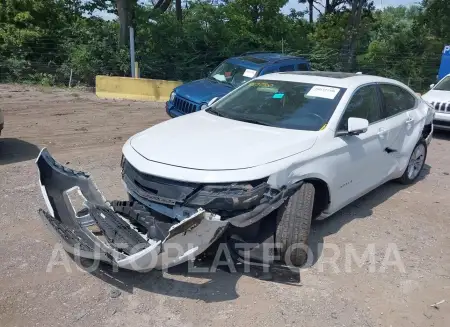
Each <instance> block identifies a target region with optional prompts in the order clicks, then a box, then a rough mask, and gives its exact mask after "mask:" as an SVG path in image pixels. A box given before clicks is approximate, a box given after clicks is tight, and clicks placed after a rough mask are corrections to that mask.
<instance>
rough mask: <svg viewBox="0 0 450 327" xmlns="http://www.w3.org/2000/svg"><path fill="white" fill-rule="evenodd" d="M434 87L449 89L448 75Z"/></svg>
mask: <svg viewBox="0 0 450 327" xmlns="http://www.w3.org/2000/svg"><path fill="white" fill-rule="evenodd" d="M434 89H435V90H438V91H450V76H447V77H445V78H444V79H443V80H442V81H441V82H440V83H438V84H437V85H436V87H435V88H434Z"/></svg>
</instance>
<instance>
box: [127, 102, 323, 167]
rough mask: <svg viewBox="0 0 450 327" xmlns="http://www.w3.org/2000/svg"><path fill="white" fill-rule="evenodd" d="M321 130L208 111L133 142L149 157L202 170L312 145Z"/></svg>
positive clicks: (255, 162) (269, 158)
mask: <svg viewBox="0 0 450 327" xmlns="http://www.w3.org/2000/svg"><path fill="white" fill-rule="evenodd" d="M317 133H318V132H310V131H298V130H292V129H283V128H275V127H268V126H261V125H256V124H251V123H244V122H240V121H236V120H231V119H227V118H222V117H217V116H214V115H212V114H209V113H207V112H205V111H199V112H196V113H192V114H189V115H185V116H181V117H178V118H174V119H171V120H168V121H165V122H163V123H160V124H158V125H155V126H153V127H150V128H149V129H147V130H145V131H143V132H141V133H138V134H136V135H135V136H133V137H132V138H131V139H130V144H131V146H132V147H133V148H134V150H135V151H136V152H138V153H139V154H140V155H141V156H143V157H144V158H146V159H147V160H151V161H155V162H159V163H163V164H168V165H172V166H178V167H184V168H190V169H199V170H232V169H244V168H250V167H255V166H259V165H263V164H266V163H269V162H273V161H276V160H280V159H283V158H286V157H289V156H292V155H294V154H297V153H300V152H303V151H305V150H308V149H309V148H311V147H312V146H313V145H314V143H315V141H316V139H317Z"/></svg>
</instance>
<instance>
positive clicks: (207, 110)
mask: <svg viewBox="0 0 450 327" xmlns="http://www.w3.org/2000/svg"><path fill="white" fill-rule="evenodd" d="M206 112H209V113H212V114H213V115H216V116H219V117H225V118H226V116H225V115H224V114H223V113H221V112H219V111H217V110H214V109H212V108H209V109H206Z"/></svg>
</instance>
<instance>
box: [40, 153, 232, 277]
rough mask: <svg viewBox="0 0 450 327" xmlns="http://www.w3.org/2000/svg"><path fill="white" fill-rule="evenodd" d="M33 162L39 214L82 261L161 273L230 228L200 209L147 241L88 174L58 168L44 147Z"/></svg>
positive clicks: (58, 165) (206, 246)
mask: <svg viewBox="0 0 450 327" xmlns="http://www.w3.org/2000/svg"><path fill="white" fill-rule="evenodd" d="M36 164H37V167H38V171H39V181H40V187H41V191H42V195H43V197H44V200H45V203H46V205H47V210H43V209H39V211H38V212H39V216H40V217H41V218H42V221H43V222H44V224H45V225H46V226H47V227H48V228H49V229H50V231H51V232H53V234H55V235H56V236H57V238H58V239H59V241H61V243H62V244H63V246H64V249H65V250H66V251H68V252H69V253H72V254H74V255H77V256H80V257H84V258H89V259H94V260H101V261H104V262H107V263H110V264H112V265H117V266H118V267H121V268H124V269H130V270H135V271H149V270H151V269H165V268H168V267H171V266H174V265H177V264H180V263H183V262H185V261H187V260H193V259H194V258H195V257H196V256H197V255H199V254H201V253H202V252H203V251H205V250H206V249H207V248H208V247H209V246H210V245H211V244H212V243H213V242H214V241H215V240H217V239H218V237H220V235H221V234H222V233H223V232H224V230H225V229H226V227H227V225H228V223H227V222H226V221H222V220H220V217H219V216H217V215H215V214H212V213H210V212H206V211H205V210H203V209H198V210H197V212H196V213H194V214H193V215H191V216H190V217H188V218H186V219H184V220H183V221H181V222H179V223H176V224H173V225H172V226H171V227H170V229H169V232H168V234H167V236H166V237H165V239H163V240H156V239H151V238H148V237H147V235H145V234H143V233H141V232H139V230H138V229H137V228H136V227H135V226H134V225H133V224H132V223H131V222H130V221H129V220H128V219H127V218H126V217H123V216H122V215H119V214H118V213H116V212H115V211H114V209H113V207H112V206H111V204H110V203H109V202H108V201H106V199H105V197H104V196H103V195H102V193H100V191H99V190H98V189H97V187H96V186H95V184H94V182H93V181H92V180H91V179H90V177H89V175H88V174H86V173H84V172H79V171H74V170H72V169H69V168H67V167H64V166H63V165H61V164H59V163H58V162H56V161H55V159H53V157H52V156H51V155H50V153H49V152H48V151H47V149H45V148H44V149H42V150H41V152H40V153H39V156H38V157H37V159H36Z"/></svg>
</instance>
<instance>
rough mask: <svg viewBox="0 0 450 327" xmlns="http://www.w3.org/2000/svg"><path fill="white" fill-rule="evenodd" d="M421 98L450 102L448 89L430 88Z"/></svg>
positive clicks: (428, 100) (429, 100)
mask: <svg viewBox="0 0 450 327" xmlns="http://www.w3.org/2000/svg"><path fill="white" fill-rule="evenodd" d="M422 98H423V99H424V100H425V101H427V102H430V103H431V102H450V91H438V90H430V91H428V92H427V93H425V94H424V95H422Z"/></svg>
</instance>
